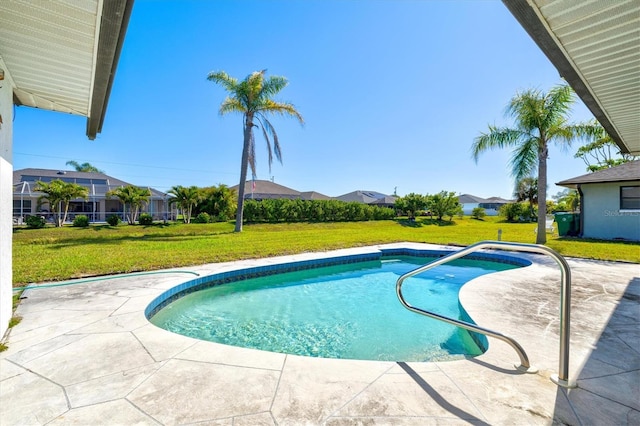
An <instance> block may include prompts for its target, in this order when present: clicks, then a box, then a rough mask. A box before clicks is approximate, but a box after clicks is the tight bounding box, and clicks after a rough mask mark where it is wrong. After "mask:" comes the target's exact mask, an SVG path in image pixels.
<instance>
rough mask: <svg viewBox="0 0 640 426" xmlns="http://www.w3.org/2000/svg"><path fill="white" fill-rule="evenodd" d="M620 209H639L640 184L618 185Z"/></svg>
mask: <svg viewBox="0 0 640 426" xmlns="http://www.w3.org/2000/svg"><path fill="white" fill-rule="evenodd" d="M620 210H640V186H621V187H620Z"/></svg>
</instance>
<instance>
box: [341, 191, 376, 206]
mask: <svg viewBox="0 0 640 426" xmlns="http://www.w3.org/2000/svg"><path fill="white" fill-rule="evenodd" d="M386 196H387V195H385V194H382V193H380V192H376V191H363V190H358V191H353V192H349V193H348V194H343V195H340V196H339V197H336V200H340V201H347V202H353V201H356V202H358V203H365V204H369V203H372V202H373V201H376V200H379V199H381V198H384V197H386Z"/></svg>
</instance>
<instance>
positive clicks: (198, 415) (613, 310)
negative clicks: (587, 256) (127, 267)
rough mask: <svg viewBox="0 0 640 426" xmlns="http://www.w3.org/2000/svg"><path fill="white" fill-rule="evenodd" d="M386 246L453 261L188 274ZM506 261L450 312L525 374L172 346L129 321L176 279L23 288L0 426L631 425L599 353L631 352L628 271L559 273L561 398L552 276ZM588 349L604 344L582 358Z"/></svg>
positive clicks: (620, 357) (628, 374)
mask: <svg viewBox="0 0 640 426" xmlns="http://www.w3.org/2000/svg"><path fill="white" fill-rule="evenodd" d="M394 247H395V248H399V247H410V248H418V249H424V248H431V249H436V250H438V249H443V250H449V249H454V250H455V249H456V248H455V247H448V246H438V245H425V244H418V243H398V244H389V245H380V246H371V247H365V248H357V249H344V250H338V251H332V252H327V253H304V254H300V255H294V256H280V257H275V258H269V259H254V260H246V261H240V262H229V263H223V264H209V265H200V266H197V267H192V268H188V269H190V270H192V271H195V272H197V273H199V274H201V275H209V274H212V273H220V272H228V271H231V270H233V269H237V268H238V267H256V266H259V267H261V266H267V265H273V264H277V263H282V262H285V261H300V260H312V259H317V258H320V257H326V256H327V255H329V256H342V255H346V254H363V253H371V252H376V251H379V250H380V249H381V248H386V249H388V248H394ZM509 255H510V256H511V255H517V256H518V257H522V258H524V259H528V260H531V261H533V264H532V265H531V266H528V267H525V268H519V269H515V270H508V271H502V272H497V273H492V274H488V275H484V276H482V277H479V278H476V279H474V280H472V281H471V282H469V283H467V284H466V285H465V286H463V288H462V290H461V293H460V299H461V302H462V303H463V305H464V307H465V309H466V310H467V312H468V313H469V314H470V315H471V316H472V317H473V318H474V320H475V321H476V322H478V323H479V324H481V325H483V326H487V327H496V328H498V329H499V330H501V331H504V332H506V333H510V334H513V335H514V336H517V339H518V341H520V342H521V343H522V344H523V346H524V347H525V349H526V350H527V351H528V353H529V355H530V358H531V359H532V362H533V363H534V364H535V365H536V367H538V368H539V372H538V373H537V374H522V373H520V372H518V371H517V370H516V369H515V368H514V365H513V364H514V362H515V361H517V356H516V354H515V353H514V352H513V350H512V349H511V348H510V347H508V345H505V344H502V343H501V342H498V343H497V344H496V343H494V342H492V343H491V344H490V347H489V350H488V351H487V352H486V353H485V354H483V355H481V356H479V357H476V358H474V359H466V360H459V361H448V362H424V363H393V362H388V361H384V362H378V361H352V360H330V359H322V358H308V357H300V356H292V355H284V354H274V353H270V352H263V351H258V350H253V349H242V348H234V347H229V346H226V345H220V344H217V343H212V342H203V341H198V340H196V339H191V338H188V337H185V336H179V335H175V334H173V333H170V332H168V331H166V330H162V329H160V328H158V327H155V326H153V325H152V324H150V323H149V322H148V321H147V319H146V317H145V309H146V307H147V306H148V305H149V303H150V302H151V301H152V300H153V299H154V298H156V297H157V296H158V295H159V294H161V293H162V292H164V291H166V290H168V289H170V288H172V287H175V286H176V285H179V284H182V283H184V282H185V277H184V275H182V273H181V272H182V271H179V270H173V273H175V275H173V273H172V270H166V271H163V273H165V274H163V275H156V276H136V277H133V276H130V277H127V276H114V277H111V278H108V277H106V279H105V281H100V282H85V283H81V284H77V285H72V286H69V287H57V288H47V289H45V288H42V289H37V290H27V291H26V292H25V295H26V296H27V297H28V298H27V299H26V300H24V301H23V302H22V303H21V304H20V306H19V307H18V311H17V314H18V315H21V316H22V317H23V320H22V322H21V323H20V324H18V325H17V326H16V327H14V329H13V330H12V331H11V333H10V335H9V339H8V344H9V350H8V351H6V352H3V353H0V402H1V404H0V407H2V408H0V416H2V421H3V424H68V423H74V422H75V423H82V424H89V423H94V424H114V423H121V424H133V423H140V424H200V423H201V422H206V423H207V424H217V425H222V424H228V425H232V424H233V425H239V424H271V425H275V424H331V425H342V424H354V423H371V424H389V423H393V424H459V423H461V422H463V423H467V422H468V423H473V424H487V423H489V424H513V423H529V424H551V423H554V422H565V423H567V424H588V423H604V422H608V423H620V424H624V423H630V424H631V423H634V422H635V423H638V422H640V407H639V406H638V403H637V402H635V401H637V400H638V399H639V398H637V397H638V389H637V383H638V382H639V381H638V380H637V378H638V377H640V376H639V372H640V365H639V364H640V362H639V361H638V359H639V357H638V349H633V345H626V346H625V345H623V344H622V345H621V344H618V343H616V342H614V341H613V340H612V339H615V338H616V336H628V338H629V339H631V338H633V337H634V336H636V338H637V334H638V332H637V330H638V329H640V328H639V327H638V318H637V315H635V317H634V315H633V312H637V308H638V293H640V292H639V291H638V286H639V284H640V282H639V281H637V276H638V273H637V271H638V269H637V268H638V266H637V265H633V264H619V263H615V262H595V261H586V260H580V259H569V262H570V264H571V266H572V268H574V284H575V296H576V302H577V303H576V306H575V308H576V309H575V324H576V326H575V332H574V333H573V334H572V359H571V374H572V375H573V377H576V378H577V379H578V384H579V387H578V389H574V390H564V389H561V388H558V387H557V386H555V385H554V384H553V383H552V382H551V381H550V380H549V376H550V375H551V374H553V373H554V372H555V370H556V369H557V361H558V357H557V345H558V341H557V339H558V337H557V325H556V323H555V319H554V317H557V312H555V311H556V310H557V303H558V300H557V299H558V293H557V288H556V287H557V281H558V270H557V268H556V265H555V263H554V262H553V261H552V260H550V259H549V260H547V259H546V258H544V257H543V256H540V255H530V254H522V255H521V254H512V253H510V254H509ZM514 271H515V272H514ZM634 277H635V278H634ZM186 281H189V280H186ZM629 292H630V293H629ZM627 294H629V295H630V296H628V297H626V296H627ZM612 327H614V329H615V333H613V334H612V333H610V332H608V330H609V329H611V328H612ZM625 333H626V334H625ZM603 338H606V339H609V340H611V341H609V340H607V344H598V342H599V339H603ZM602 351H605V352H602ZM629 351H631V352H629ZM107 419H108V421H107Z"/></svg>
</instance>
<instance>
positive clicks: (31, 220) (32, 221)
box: [26, 216, 46, 229]
mask: <svg viewBox="0 0 640 426" xmlns="http://www.w3.org/2000/svg"><path fill="white" fill-rule="evenodd" d="M26 223H27V227H29V228H34V229H36V228H42V227H44V224H45V223H46V222H45V220H44V217H42V216H27V220H26Z"/></svg>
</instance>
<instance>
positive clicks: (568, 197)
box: [553, 188, 580, 212]
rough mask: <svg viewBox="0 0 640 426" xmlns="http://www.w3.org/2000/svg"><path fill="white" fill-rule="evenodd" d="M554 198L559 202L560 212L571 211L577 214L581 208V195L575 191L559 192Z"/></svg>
mask: <svg viewBox="0 0 640 426" xmlns="http://www.w3.org/2000/svg"><path fill="white" fill-rule="evenodd" d="M553 198H554V199H555V200H556V201H557V202H558V205H557V208H558V211H567V210H571V212H576V211H578V207H580V194H579V193H578V191H576V190H575V189H569V188H567V189H565V190H564V191H560V192H558V193H557V194H556V195H554V196H553Z"/></svg>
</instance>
